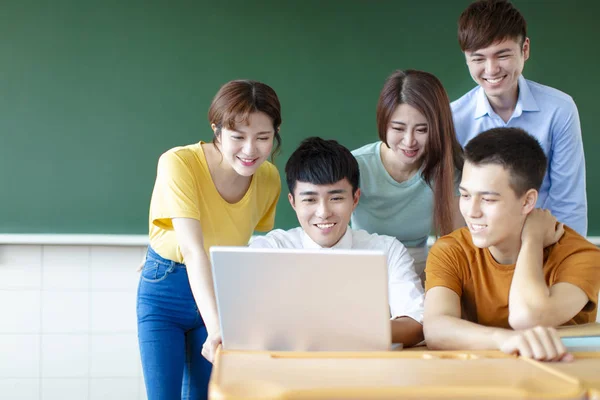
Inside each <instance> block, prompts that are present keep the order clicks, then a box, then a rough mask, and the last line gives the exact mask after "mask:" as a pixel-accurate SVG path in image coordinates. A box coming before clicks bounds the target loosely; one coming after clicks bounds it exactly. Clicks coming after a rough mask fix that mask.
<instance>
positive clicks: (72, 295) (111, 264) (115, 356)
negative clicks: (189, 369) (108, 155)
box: [0, 239, 600, 400]
mask: <svg viewBox="0 0 600 400" xmlns="http://www.w3.org/2000/svg"><path fill="white" fill-rule="evenodd" d="M61 240H62V239H61ZM145 251H146V247H145V246H141V245H131V246H112V245H111V246H97V245H77V246H66V245H25V244H5V245H0V399H2V400H4V399H10V400H40V399H41V400H104V399H110V400H121V399H122V400H136V399H139V400H145V399H146V395H145V390H144V384H143V378H142V371H141V364H140V359H139V350H138V345H137V333H136V330H137V329H136V313H135V303H136V291H137V284H138V279H139V274H138V273H137V272H136V267H137V266H138V265H139V263H140V262H141V260H142V259H143V256H144V253H145ZM599 321H600V314H599Z"/></svg>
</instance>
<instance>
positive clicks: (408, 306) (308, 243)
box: [250, 227, 425, 323]
mask: <svg viewBox="0 0 600 400" xmlns="http://www.w3.org/2000/svg"><path fill="white" fill-rule="evenodd" d="M250 247H255V248H276V249H322V247H321V246H319V245H318V244H317V243H315V242H314V241H313V240H312V239H311V238H310V237H309V236H308V235H307V234H306V233H304V230H303V229H302V228H301V227H298V228H294V229H290V230H288V231H284V230H282V229H275V230H273V231H271V232H269V233H268V234H267V235H265V236H259V237H256V238H255V239H254V240H253V241H252V243H250ZM331 248H332V249H348V250H349V249H356V250H382V251H384V252H385V254H386V255H387V265H388V291H389V303H390V314H391V318H392V319H396V318H398V317H404V316H406V317H410V318H412V319H414V320H415V321H417V322H419V323H423V308H424V299H425V293H424V290H423V285H422V284H421V279H420V278H419V276H418V275H417V273H416V272H415V269H414V264H413V258H412V257H411V256H410V254H408V251H407V250H406V248H405V247H404V245H402V243H400V242H399V241H398V239H396V238H394V237H391V236H386V235H378V234H370V233H368V232H367V231H364V230H355V229H352V228H350V227H348V229H347V230H346V233H345V234H344V236H343V237H342V238H341V239H340V241H339V242H338V243H336V244H335V245H334V246H333V247H331ZM323 250H327V249H326V248H323Z"/></svg>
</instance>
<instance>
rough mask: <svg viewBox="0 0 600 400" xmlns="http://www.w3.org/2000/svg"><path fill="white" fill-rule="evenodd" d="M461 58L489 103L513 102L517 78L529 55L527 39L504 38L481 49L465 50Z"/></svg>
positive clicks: (515, 95)
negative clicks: (521, 41) (465, 62)
mask: <svg viewBox="0 0 600 400" xmlns="http://www.w3.org/2000/svg"><path fill="white" fill-rule="evenodd" d="M465 58H466V60H467V66H468V67H469V72H470V74H471V77H472V78H473V80H474V81H475V82H476V83H477V84H479V85H480V86H481V87H482V88H483V90H484V91H485V94H486V96H487V97H488V99H490V102H491V103H496V102H497V101H496V100H498V101H502V102H503V103H505V102H506V101H514V103H515V104H516V102H517V93H518V88H519V84H518V80H519V76H521V73H522V72H523V67H524V66H525V61H527V59H528V58H529V38H525V41H524V42H523V46H521V44H520V40H516V39H505V40H503V41H500V42H496V43H494V44H492V45H490V46H488V47H485V48H483V49H478V50H474V51H466V52H465Z"/></svg>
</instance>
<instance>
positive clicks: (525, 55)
mask: <svg viewBox="0 0 600 400" xmlns="http://www.w3.org/2000/svg"><path fill="white" fill-rule="evenodd" d="M530 51H531V41H530V40H529V38H528V37H526V38H525V40H524V41H523V59H524V60H525V61H527V60H528V59H529V52H530Z"/></svg>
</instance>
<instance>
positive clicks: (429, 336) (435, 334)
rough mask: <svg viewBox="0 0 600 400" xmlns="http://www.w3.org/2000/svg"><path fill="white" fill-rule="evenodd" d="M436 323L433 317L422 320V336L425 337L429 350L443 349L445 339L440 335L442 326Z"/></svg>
mask: <svg viewBox="0 0 600 400" xmlns="http://www.w3.org/2000/svg"><path fill="white" fill-rule="evenodd" d="M436 325H437V324H436V321H435V318H434V319H433V320H432V319H430V320H429V321H427V320H425V321H423V336H424V337H425V342H426V343H427V348H429V349H430V350H445V347H444V343H445V340H444V338H443V337H442V335H440V333H441V332H442V329H443V328H440V327H439V326H436Z"/></svg>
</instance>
